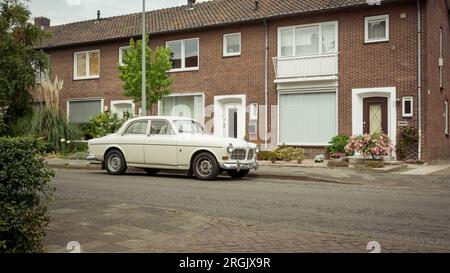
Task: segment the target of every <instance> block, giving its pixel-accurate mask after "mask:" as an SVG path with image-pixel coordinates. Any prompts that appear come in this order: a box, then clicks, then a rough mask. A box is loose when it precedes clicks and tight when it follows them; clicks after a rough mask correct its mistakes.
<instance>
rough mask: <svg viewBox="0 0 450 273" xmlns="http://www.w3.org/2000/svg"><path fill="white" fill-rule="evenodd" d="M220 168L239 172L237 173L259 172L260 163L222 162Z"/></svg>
mask: <svg viewBox="0 0 450 273" xmlns="http://www.w3.org/2000/svg"><path fill="white" fill-rule="evenodd" d="M219 166H220V168H221V169H223V170H237V171H241V170H252V169H254V170H257V169H258V161H253V162H246V161H244V162H240V161H236V162H220V163H219Z"/></svg>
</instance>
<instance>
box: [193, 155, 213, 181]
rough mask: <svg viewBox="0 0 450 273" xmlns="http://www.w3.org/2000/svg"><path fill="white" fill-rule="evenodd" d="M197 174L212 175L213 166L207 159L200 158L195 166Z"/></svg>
mask: <svg viewBox="0 0 450 273" xmlns="http://www.w3.org/2000/svg"><path fill="white" fill-rule="evenodd" d="M196 169H197V173H198V174H199V175H201V176H209V175H211V174H212V172H213V169H214V165H213V162H212V160H211V159H209V158H208V157H201V158H200V159H199V160H198V161H197V165H196Z"/></svg>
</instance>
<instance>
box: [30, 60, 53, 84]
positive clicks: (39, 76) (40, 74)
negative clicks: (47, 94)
mask: <svg viewBox="0 0 450 273" xmlns="http://www.w3.org/2000/svg"><path fill="white" fill-rule="evenodd" d="M32 67H33V70H34V76H35V78H34V80H35V82H36V83H41V82H43V81H48V80H49V79H50V71H49V70H48V69H44V68H42V67H41V66H40V65H39V64H38V63H37V62H33V63H32Z"/></svg>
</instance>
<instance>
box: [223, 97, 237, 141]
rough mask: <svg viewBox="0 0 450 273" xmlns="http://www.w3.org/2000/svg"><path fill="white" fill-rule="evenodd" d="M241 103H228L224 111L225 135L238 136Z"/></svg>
mask: <svg viewBox="0 0 450 273" xmlns="http://www.w3.org/2000/svg"><path fill="white" fill-rule="evenodd" d="M240 109H241V105H238V104H227V105H225V113H224V127H223V128H224V136H225V137H229V138H238V125H239V124H238V117H239V111H240Z"/></svg>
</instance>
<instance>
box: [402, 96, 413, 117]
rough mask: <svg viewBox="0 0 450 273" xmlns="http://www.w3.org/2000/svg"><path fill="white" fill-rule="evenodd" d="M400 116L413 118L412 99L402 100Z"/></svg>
mask: <svg viewBox="0 0 450 273" xmlns="http://www.w3.org/2000/svg"><path fill="white" fill-rule="evenodd" d="M402 109H403V110H402V116H403V117H405V118H408V117H412V116H413V97H403V98H402Z"/></svg>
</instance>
